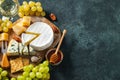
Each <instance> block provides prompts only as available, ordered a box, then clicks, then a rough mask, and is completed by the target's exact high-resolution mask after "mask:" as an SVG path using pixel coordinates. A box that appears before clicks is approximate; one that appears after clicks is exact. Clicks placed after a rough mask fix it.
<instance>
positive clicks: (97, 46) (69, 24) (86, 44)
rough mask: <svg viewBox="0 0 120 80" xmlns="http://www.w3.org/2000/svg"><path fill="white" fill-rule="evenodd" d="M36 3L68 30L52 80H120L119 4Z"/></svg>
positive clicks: (82, 0)
mask: <svg viewBox="0 0 120 80" xmlns="http://www.w3.org/2000/svg"><path fill="white" fill-rule="evenodd" d="M19 1H20V2H22V1H23V0H19ZM35 1H40V2H41V3H42V5H43V7H44V9H45V10H46V12H47V13H48V14H49V13H51V12H53V13H55V14H56V16H57V19H58V21H57V22H54V23H55V24H56V25H57V26H58V27H59V28H60V29H61V30H63V29H64V28H66V29H67V30H68V33H67V35H66V37H65V39H64V42H63V45H62V47H61V50H62V51H63V53H64V60H63V62H62V63H61V64H60V65H59V66H57V67H52V68H51V80H120V0H35Z"/></svg>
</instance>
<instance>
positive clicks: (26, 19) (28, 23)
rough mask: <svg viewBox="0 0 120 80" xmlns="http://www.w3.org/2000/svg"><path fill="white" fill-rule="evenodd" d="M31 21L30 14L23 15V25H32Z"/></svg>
mask: <svg viewBox="0 0 120 80" xmlns="http://www.w3.org/2000/svg"><path fill="white" fill-rule="evenodd" d="M30 22H31V17H29V16H24V17H23V20H22V24H23V26H25V27H28V26H30Z"/></svg>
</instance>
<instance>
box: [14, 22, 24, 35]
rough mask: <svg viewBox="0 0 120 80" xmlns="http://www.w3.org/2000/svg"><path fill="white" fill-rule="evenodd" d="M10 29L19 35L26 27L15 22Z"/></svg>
mask: <svg viewBox="0 0 120 80" xmlns="http://www.w3.org/2000/svg"><path fill="white" fill-rule="evenodd" d="M12 29H13V31H14V32H15V33H16V34H17V35H20V34H21V33H22V32H25V31H26V28H25V27H24V26H23V25H22V23H17V24H16V25H14V26H13V27H12Z"/></svg>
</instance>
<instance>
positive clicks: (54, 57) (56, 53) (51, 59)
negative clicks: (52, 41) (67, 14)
mask: <svg viewBox="0 0 120 80" xmlns="http://www.w3.org/2000/svg"><path fill="white" fill-rule="evenodd" d="M66 32H67V31H66V30H65V29H64V30H63V34H62V37H61V39H60V42H59V44H58V46H57V49H56V51H55V53H53V54H52V55H51V57H50V63H56V62H57V60H58V51H59V49H60V46H61V43H62V41H63V38H64V36H65V34H66Z"/></svg>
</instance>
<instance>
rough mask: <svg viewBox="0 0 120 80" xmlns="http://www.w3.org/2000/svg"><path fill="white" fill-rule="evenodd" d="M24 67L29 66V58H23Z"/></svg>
mask: <svg viewBox="0 0 120 80" xmlns="http://www.w3.org/2000/svg"><path fill="white" fill-rule="evenodd" d="M22 62H23V65H24V66H26V65H29V59H28V58H22Z"/></svg>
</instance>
